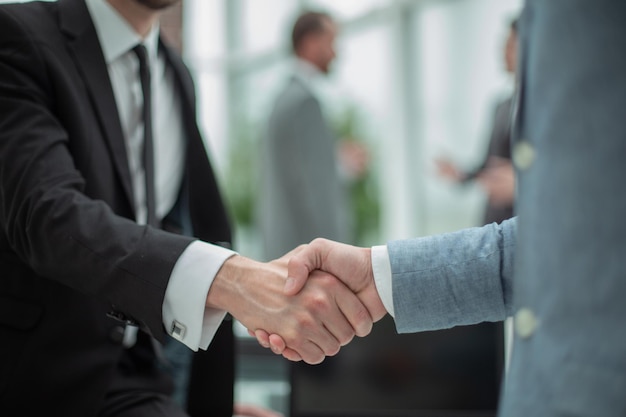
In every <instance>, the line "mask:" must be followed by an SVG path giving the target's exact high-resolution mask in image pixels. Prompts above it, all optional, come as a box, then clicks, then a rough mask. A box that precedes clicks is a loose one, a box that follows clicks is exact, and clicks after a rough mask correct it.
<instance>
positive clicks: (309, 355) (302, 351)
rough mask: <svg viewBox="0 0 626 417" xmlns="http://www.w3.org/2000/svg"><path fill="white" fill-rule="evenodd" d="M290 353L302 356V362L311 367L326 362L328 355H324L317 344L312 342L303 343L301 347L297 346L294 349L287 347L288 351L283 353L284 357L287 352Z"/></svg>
mask: <svg viewBox="0 0 626 417" xmlns="http://www.w3.org/2000/svg"><path fill="white" fill-rule="evenodd" d="M290 351H293V352H295V353H297V354H298V355H300V357H301V358H302V360H303V361H304V362H306V363H308V364H309V365H317V364H318V363H322V362H323V361H324V358H326V354H325V353H324V351H323V350H322V349H321V348H320V347H319V346H318V345H317V344H315V343H313V342H311V341H306V342H304V343H301V344H300V346H295V347H293V348H289V347H287V349H285V351H284V352H283V355H285V352H290Z"/></svg>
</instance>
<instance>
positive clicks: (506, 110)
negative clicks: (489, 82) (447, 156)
mask: <svg viewBox="0 0 626 417" xmlns="http://www.w3.org/2000/svg"><path fill="white" fill-rule="evenodd" d="M512 103H513V98H512V97H509V98H507V99H505V100H503V101H501V102H500V103H498V105H497V106H496V109H495V112H494V117H493V126H492V129H491V138H490V140H489V148H488V150H487V155H486V156H485V159H484V160H483V163H482V164H481V165H480V166H479V167H478V168H476V169H475V170H474V171H471V172H468V173H466V174H465V178H464V179H463V180H464V181H470V180H473V179H475V178H476V177H477V176H478V175H480V174H481V173H482V172H483V170H484V169H485V168H486V167H487V164H488V162H489V158H491V157H492V156H497V157H500V158H504V159H509V160H510V159H511V119H512V108H511V107H512ZM513 215H514V212H513V204H511V205H508V206H494V205H492V204H487V207H486V209H485V215H484V218H483V223H484V224H489V223H493V222H496V223H501V222H502V221H504V220H506V219H510V218H511V217H513Z"/></svg>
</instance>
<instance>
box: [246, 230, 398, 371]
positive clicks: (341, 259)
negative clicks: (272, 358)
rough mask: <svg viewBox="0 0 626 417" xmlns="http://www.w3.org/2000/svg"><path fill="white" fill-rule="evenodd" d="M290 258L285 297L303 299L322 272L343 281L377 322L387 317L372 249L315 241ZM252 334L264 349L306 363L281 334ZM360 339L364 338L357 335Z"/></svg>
mask: <svg viewBox="0 0 626 417" xmlns="http://www.w3.org/2000/svg"><path fill="white" fill-rule="evenodd" d="M286 257H289V265H288V270H289V278H288V279H287V281H286V283H285V287H284V293H285V294H287V295H291V296H297V295H299V294H300V291H301V290H302V288H303V287H304V288H305V289H306V286H308V285H309V283H310V282H311V279H312V278H314V277H315V275H316V274H317V273H319V272H318V271H324V272H327V273H330V274H332V275H334V276H336V277H337V278H338V279H340V280H341V281H343V283H344V284H346V285H347V286H348V287H349V289H350V290H351V291H353V292H354V294H356V296H357V297H358V298H359V300H360V301H361V302H362V303H363V305H364V306H365V307H366V308H367V310H368V311H369V316H370V317H371V318H372V320H373V321H374V322H376V321H378V320H380V319H381V318H383V316H384V315H385V314H387V311H386V310H385V307H384V305H383V303H382V301H381V299H380V297H379V295H378V291H377V289H376V284H375V282H374V274H373V272H372V262H371V251H370V249H369V248H359V247H356V246H351V245H346V244H343V243H338V242H334V241H331V240H327V239H315V240H314V241H312V242H311V243H310V244H308V245H303V246H301V247H299V248H298V249H297V250H296V251H294V252H293V253H292V254H291V255H286ZM305 284H306V286H305ZM339 297H343V295H337V298H339ZM251 334H252V335H254V336H255V337H256V338H257V340H258V341H259V343H260V344H261V345H262V346H265V347H271V348H272V350H273V351H274V353H277V354H282V355H283V356H284V357H285V358H287V359H289V360H292V361H299V360H302V359H304V358H303V357H302V355H301V354H300V352H299V351H298V349H297V348H294V346H292V345H291V344H290V343H289V341H288V340H286V339H284V338H283V337H281V335H280V334H275V333H273V332H271V331H269V330H268V329H264V328H259V329H257V330H256V331H254V332H251ZM357 336H361V335H360V334H357Z"/></svg>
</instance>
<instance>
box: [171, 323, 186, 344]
mask: <svg viewBox="0 0 626 417" xmlns="http://www.w3.org/2000/svg"><path fill="white" fill-rule="evenodd" d="M186 332H187V327H185V325H184V324H182V323H180V322H178V321H176V320H174V321H173V322H172V329H171V332H170V333H171V335H172V337H173V338H174V339H176V340H183V338H184V337H185V333H186Z"/></svg>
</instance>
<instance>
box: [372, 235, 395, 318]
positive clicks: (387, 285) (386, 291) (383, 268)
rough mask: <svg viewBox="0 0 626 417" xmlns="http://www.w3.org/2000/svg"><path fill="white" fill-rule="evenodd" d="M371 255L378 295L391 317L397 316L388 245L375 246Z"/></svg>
mask: <svg viewBox="0 0 626 417" xmlns="http://www.w3.org/2000/svg"><path fill="white" fill-rule="evenodd" d="M371 256H372V271H373V273H374V282H375V283H376V290H378V296H379V297H380V300H381V301H382V302H383V305H384V306H385V309H386V310H387V312H388V313H389V314H390V315H391V317H395V311H394V308H393V285H392V274H391V262H390V261H389V251H387V246H373V247H372V255H371Z"/></svg>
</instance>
